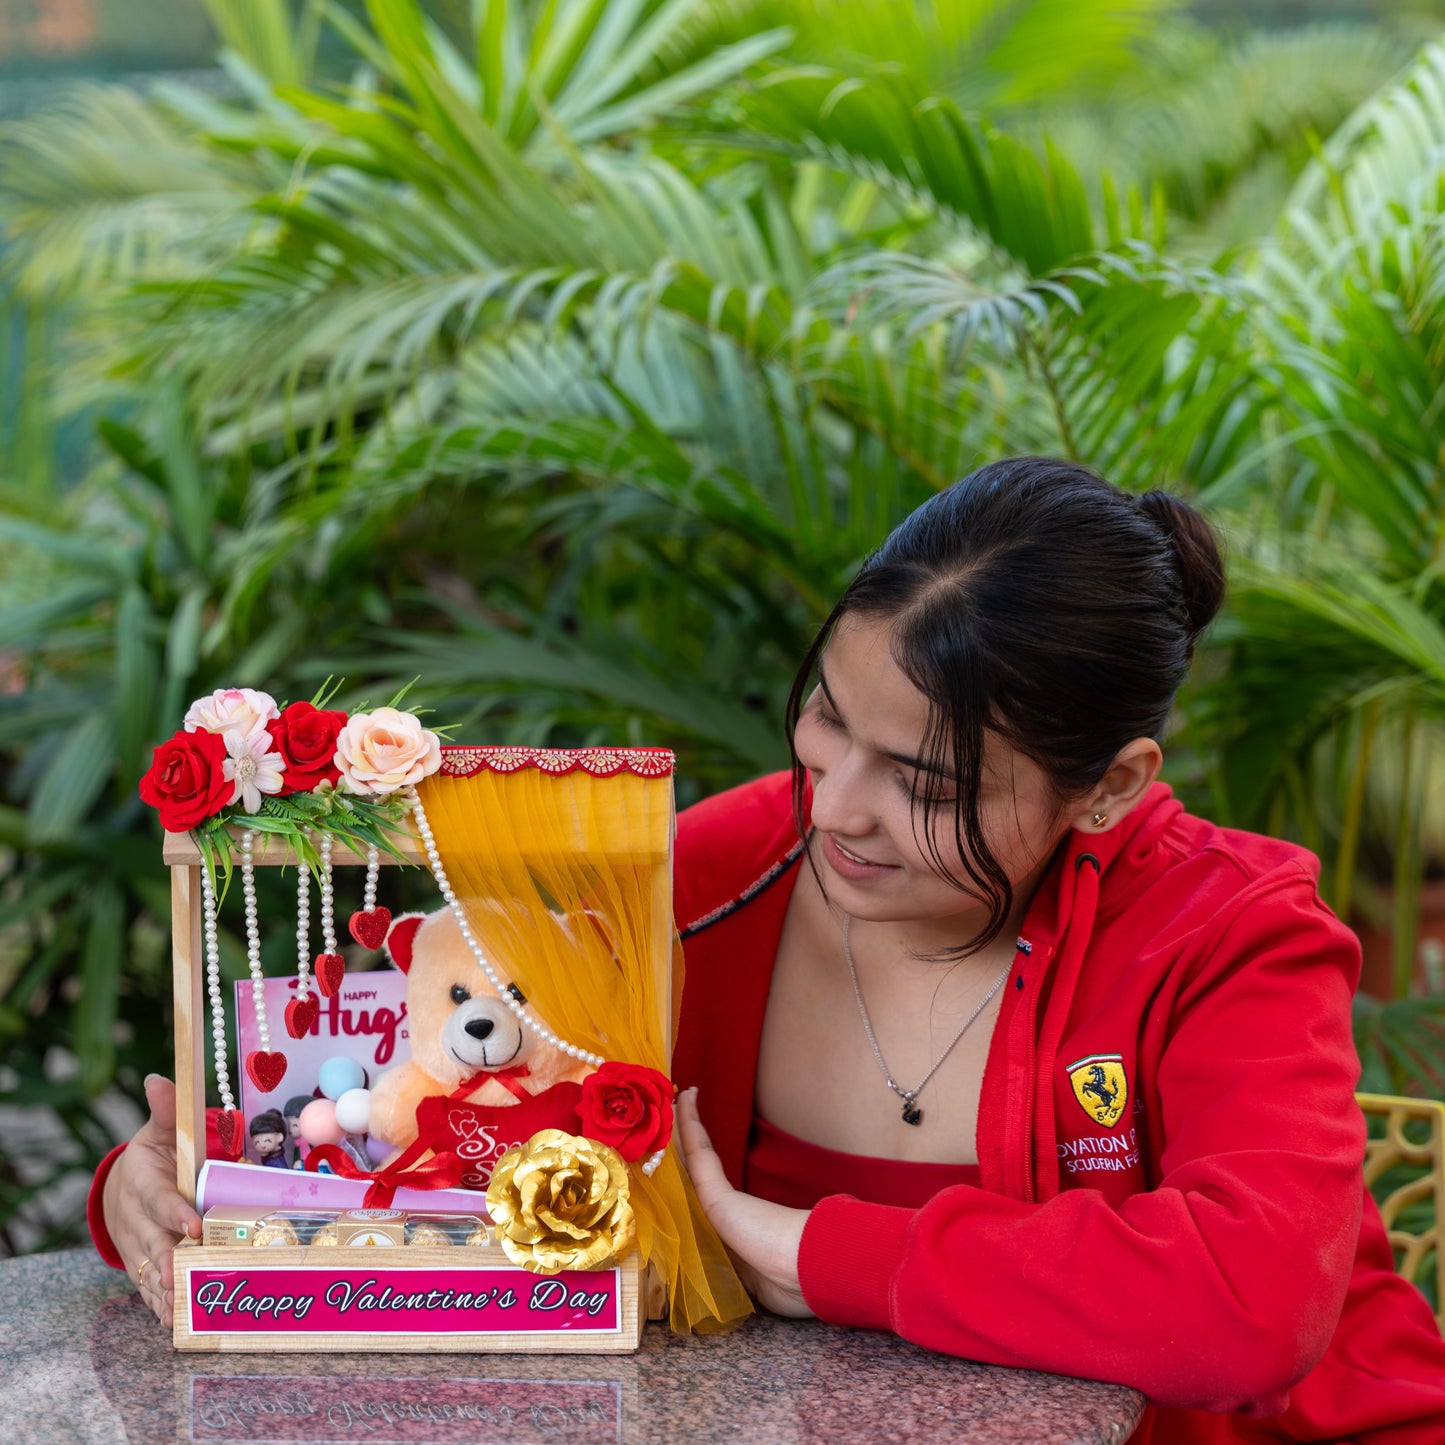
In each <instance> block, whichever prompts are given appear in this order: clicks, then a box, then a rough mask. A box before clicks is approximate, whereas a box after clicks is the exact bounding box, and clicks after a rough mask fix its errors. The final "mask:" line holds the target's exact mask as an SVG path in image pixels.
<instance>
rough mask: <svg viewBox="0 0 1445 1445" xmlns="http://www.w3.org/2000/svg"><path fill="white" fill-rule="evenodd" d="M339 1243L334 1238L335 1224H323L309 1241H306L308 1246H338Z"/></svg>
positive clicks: (333, 1222)
mask: <svg viewBox="0 0 1445 1445" xmlns="http://www.w3.org/2000/svg"><path fill="white" fill-rule="evenodd" d="M340 1242H341V1241H340V1240H338V1239H337V1237H336V1222H335V1221H334V1220H333V1221H332V1222H331V1223H330V1224H323V1225H322V1226H321V1228H320V1229H318V1230H317V1231H316V1233H315V1234H313V1235H312V1236H311V1238H310V1239H308V1240H307V1241H306V1243H307V1244H310V1245H327V1244H339V1243H340Z"/></svg>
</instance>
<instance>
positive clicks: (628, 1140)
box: [577, 1060, 672, 1164]
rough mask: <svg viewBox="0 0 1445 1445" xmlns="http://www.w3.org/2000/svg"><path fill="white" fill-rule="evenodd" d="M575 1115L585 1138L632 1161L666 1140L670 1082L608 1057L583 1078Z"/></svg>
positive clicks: (653, 1072) (669, 1122) (668, 1136)
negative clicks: (596, 1141) (580, 1121)
mask: <svg viewBox="0 0 1445 1445" xmlns="http://www.w3.org/2000/svg"><path fill="white" fill-rule="evenodd" d="M577 1113H578V1115H579V1116H580V1118H581V1120H582V1133H583V1134H584V1135H586V1137H587V1138H589V1139H596V1140H598V1141H599V1142H600V1143H603V1144H610V1145H611V1146H612V1147H613V1148H614V1149H615V1150H617V1152H618V1153H619V1154H620V1155H622V1157H623V1158H624V1159H626V1160H627V1161H628V1162H629V1163H633V1164H635V1163H636V1162H637V1161H638V1160H639V1159H646V1158H647V1157H648V1156H649V1155H652V1154H655V1153H656V1152H657V1151H658V1150H659V1149H665V1148H667V1143H668V1140H670V1139H671V1138H672V1080H671V1079H669V1078H668V1077H667V1075H666V1074H661V1073H659V1072H658V1071H657V1070H656V1069H648V1068H644V1067H643V1066H642V1065H641V1064H616V1063H613V1062H611V1061H610V1060H609V1061H608V1062H607V1063H605V1064H603V1065H602V1067H601V1068H600V1069H598V1070H597V1072H596V1073H595V1074H592V1075H590V1076H589V1077H587V1078H585V1079H583V1081H582V1097H581V1099H580V1100H579V1101H578V1104H577Z"/></svg>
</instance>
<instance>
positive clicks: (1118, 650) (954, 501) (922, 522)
mask: <svg viewBox="0 0 1445 1445" xmlns="http://www.w3.org/2000/svg"><path fill="white" fill-rule="evenodd" d="M1223 600H1224V565H1223V562H1222V560H1221V557H1220V550H1219V544H1218V541H1217V539H1216V538H1215V535H1214V532H1213V530H1212V528H1211V527H1210V525H1209V523H1208V522H1206V521H1205V520H1204V518H1203V517H1202V516H1200V514H1199V513H1198V512H1196V511H1195V510H1194V508H1192V507H1191V506H1189V505H1188V504H1187V503H1185V502H1182V501H1180V500H1179V499H1178V498H1176V497H1172V496H1170V495H1168V494H1167V493H1165V492H1159V491H1152V492H1146V493H1144V494H1143V495H1142V496H1137V495H1134V494H1131V493H1128V492H1123V491H1120V490H1119V489H1118V488H1117V487H1115V486H1112V485H1111V484H1110V483H1108V482H1106V481H1104V479H1103V478H1102V477H1098V476H1096V475H1095V474H1094V473H1093V472H1091V471H1089V470H1088V469H1087V468H1085V467H1081V466H1078V465H1076V464H1074V463H1072V462H1064V461H1055V460H1052V459H1050V458H1047V457H1017V458H1014V459H1012V460H1009V461H1000V462H992V463H990V464H989V465H988V466H984V467H980V468H979V469H978V470H977V471H976V472H973V473H971V474H970V475H969V476H967V477H965V478H964V479H963V480H962V481H960V482H955V483H954V484H953V485H952V486H951V487H948V488H947V489H946V490H944V491H942V492H939V493H938V494H937V495H936V496H933V497H930V498H929V500H928V501H926V502H925V503H924V504H923V505H922V506H921V507H919V508H918V509H917V511H915V512H913V513H912V514H911V515H909V516H908V517H906V518H905V519H904V520H903V521H902V522H901V523H900V524H899V525H898V526H897V527H896V528H894V530H893V531H892V532H891V533H890V534H889V536H888V538H887V540H886V541H885V542H884V543H883V545H882V546H881V547H880V548H879V549H878V550H877V551H876V552H874V553H873V555H872V556H870V557H869V558H868V560H867V561H866V562H865V563H864V564H863V566H862V568H861V569H860V571H859V572H858V575H857V576H856V577H855V578H854V579H853V581H852V582H851V583H850V584H849V586H848V589H847V591H846V592H844V594H843V596H842V598H841V599H840V600H839V602H838V604H837V606H836V607H834V608H833V611H832V612H831V613H830V614H829V616H828V618H827V620H826V621H825V622H824V623H823V626H822V627H821V628H820V629H819V631H818V635H817V636H816V637H815V638H814V640H813V644H812V646H811V647H810V648H809V649H808V653H807V656H806V657H804V659H803V663H802V666H801V667H800V668H799V669H798V673H797V676H796V677H795V678H794V679H793V686H792V690H791V691H790V693H789V695H788V705H787V733H788V743H789V747H790V748H791V747H792V745H793V736H794V732H795V730H796V728H797V724H798V717H799V715H800V713H801V712H802V708H803V703H804V701H805V700H806V697H807V694H808V690H809V688H810V686H811V684H812V681H813V677H814V675H815V673H816V672H817V668H818V661H819V658H820V657H821V656H822V653H823V650H824V648H825V647H826V646H827V643H828V639H829V638H830V637H831V636H832V633H833V630H834V628H835V627H836V626H837V625H838V623H839V622H840V621H841V620H842V619H843V618H844V617H847V616H855V617H865V618H869V619H872V620H880V619H883V620H887V621H889V622H891V623H892V654H893V659H894V661H895V662H896V663H897V664H898V666H899V668H900V669H901V670H902V672H903V673H904V675H905V676H906V677H907V678H908V679H909V681H910V682H912V683H913V685H914V686H915V687H916V688H918V690H919V691H920V692H921V693H922V694H923V695H924V697H925V698H927V699H928V724H927V735H926V736H925V738H924V740H923V754H922V760H923V761H924V762H925V763H926V764H927V766H928V768H929V769H930V770H932V771H927V772H925V773H924V774H923V775H922V782H923V793H922V795H921V796H920V799H919V807H920V809H921V811H922V814H923V824H924V827H923V839H924V843H925V846H926V847H927V849H928V850H929V853H930V856H931V858H932V861H933V864H934V866H935V867H936V868H937V869H938V870H939V872H940V873H942V874H943V875H944V876H945V877H947V878H949V879H950V880H951V881H952V882H953V883H955V884H956V885H957V886H958V887H959V888H960V889H964V890H967V891H970V892H976V893H977V894H978V895H979V896H980V898H981V899H982V900H983V901H984V902H985V903H987V904H988V907H989V923H988V927H987V928H986V929H985V930H984V931H983V932H982V933H981V934H979V936H978V937H977V938H975V939H974V940H973V941H972V943H971V944H970V945H969V946H968V948H967V949H966V950H964V951H965V952H974V951H976V950H978V949H980V948H983V947H985V946H986V945H987V944H989V943H991V942H992V941H993V940H994V939H995V938H997V937H998V934H999V932H1000V930H1001V929H1002V927H1003V924H1004V921H1005V920H1006V919H1007V917H1008V914H1009V910H1010V908H1011V907H1012V904H1013V890H1012V889H1011V887H1010V886H1009V879H1008V876H1007V874H1006V873H1005V871H1004V869H1003V867H1002V865H1001V864H1000V863H999V861H998V859H997V858H996V857H994V855H993V853H992V852H991V851H990V849H989V847H988V842H987V840H986V838H985V837H984V836H983V830H982V826H981V824H980V821H979V809H978V794H979V783H980V777H981V772H982V765H983V750H984V734H985V731H986V730H988V731H992V732H996V733H998V734H999V735H1000V736H1001V737H1002V738H1004V739H1005V740H1006V741H1007V742H1008V743H1009V744H1011V745H1012V746H1013V747H1014V748H1016V749H1018V750H1019V751H1020V752H1022V753H1024V754H1025V755H1026V756H1027V757H1029V758H1031V759H1032V760H1033V761H1034V762H1035V763H1037V764H1038V765H1039V767H1041V768H1042V769H1043V770H1044V772H1045V773H1046V774H1047V775H1048V777H1049V779H1050V781H1051V782H1052V784H1053V786H1054V789H1055V792H1056V794H1057V796H1058V797H1059V798H1060V800H1062V801H1067V800H1068V799H1071V798H1076V797H1078V796H1080V795H1081V794H1084V793H1087V792H1088V791H1089V790H1090V789H1091V788H1093V787H1094V786H1095V785H1096V784H1097V783H1098V782H1099V780H1100V779H1101V778H1102V777H1103V776H1104V774H1105V773H1106V772H1107V771H1108V768H1109V765H1110V764H1111V763H1112V762H1113V760H1114V757H1115V755H1116V754H1117V753H1118V752H1119V749H1120V748H1122V747H1123V746H1124V745H1125V743H1127V742H1129V741H1131V740H1132V739H1134V738H1138V737H1152V738H1158V737H1159V736H1160V735H1161V734H1162V733H1163V731H1164V725H1165V723H1166V721H1167V720H1168V717H1169V710H1170V706H1171V704H1172V703H1173V701H1174V694H1175V692H1176V691H1177V690H1178V688H1179V685H1180V683H1181V682H1183V680H1184V676H1185V674H1186V673H1187V672H1188V670H1189V662H1190V658H1191V657H1192V656H1193V652H1194V640H1195V638H1196V637H1198V635H1199V634H1200V632H1201V631H1203V629H1204V628H1205V627H1207V626H1208V625H1209V623H1210V621H1211V620H1212V619H1213V617H1214V615H1215V613H1216V612H1218V610H1219V606H1220V603H1221V602H1222V601H1223ZM805 777H806V770H805V769H804V768H803V766H802V764H801V763H799V761H798V756H797V752H796V750H794V751H793V798H794V807H795V811H796V812H797V815H798V820H799V826H800V828H801V826H802V820H803V797H804V783H805ZM948 785H951V789H952V791H953V793H954V794H955V797H956V801H954V802H953V812H954V819H953V822H954V827H953V837H954V842H955V844H956V846H957V849H958V852H959V855H960V857H961V858H962V860H963V868H964V871H965V873H966V874H967V875H968V876H967V880H963V879H959V878H957V877H955V876H954V875H953V874H952V873H950V872H949V870H948V868H947V867H946V866H945V864H944V861H943V858H942V856H941V854H942V850H940V849H939V847H938V846H937V843H936V840H935V838H934V834H933V829H932V827H931V824H932V821H933V816H934V814H935V813H936V812H937V811H938V810H939V808H940V806H941V802H940V800H941V799H942V798H943V797H944V793H945V788H946V787H948Z"/></svg>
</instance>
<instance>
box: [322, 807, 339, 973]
mask: <svg viewBox="0 0 1445 1445" xmlns="http://www.w3.org/2000/svg"><path fill="white" fill-rule="evenodd" d="M334 841H335V840H334V839H333V838H332V836H331V834H330V833H323V834H322V835H321V951H322V952H323V953H335V952H336V914H335V911H334V908H335V894H334V893H333V891H332V876H331V845H332V843H333V842H334Z"/></svg>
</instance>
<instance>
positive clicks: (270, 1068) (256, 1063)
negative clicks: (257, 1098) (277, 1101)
mask: <svg viewBox="0 0 1445 1445" xmlns="http://www.w3.org/2000/svg"><path fill="white" fill-rule="evenodd" d="M246 1072H247V1073H248V1074H249V1075H250V1076H251V1082H252V1083H253V1084H255V1086H256V1087H257V1088H258V1089H259V1090H260V1091H261V1092H262V1093H263V1094H269V1093H270V1092H271V1090H272V1089H274V1088H275V1087H276V1085H277V1084H279V1083H280V1082H281V1080H282V1079H283V1078H285V1077H286V1055H285V1054H276V1053H271V1054H268V1053H265V1052H263V1051H262V1050H261V1049H252V1050H251V1052H250V1053H249V1054H247V1055H246Z"/></svg>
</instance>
